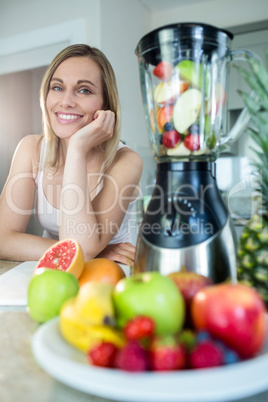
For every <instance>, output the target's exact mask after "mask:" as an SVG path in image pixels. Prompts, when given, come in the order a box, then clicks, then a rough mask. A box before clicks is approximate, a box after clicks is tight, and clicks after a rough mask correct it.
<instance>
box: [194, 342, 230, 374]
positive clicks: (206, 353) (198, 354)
mask: <svg viewBox="0 0 268 402" xmlns="http://www.w3.org/2000/svg"><path fill="white" fill-rule="evenodd" d="M189 363H190V367H191V368H193V369H199V368H206V367H216V366H221V365H222V364H223V363H224V353H223V350H222V348H221V347H220V346H219V345H217V343H216V342H215V341H213V340H211V339H207V340H204V341H202V342H200V343H199V344H198V345H197V346H196V347H195V348H194V349H193V351H192V352H191V353H190V356H189Z"/></svg>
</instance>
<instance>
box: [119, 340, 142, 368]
mask: <svg viewBox="0 0 268 402" xmlns="http://www.w3.org/2000/svg"><path fill="white" fill-rule="evenodd" d="M115 367H116V368H118V369H121V370H126V371H145V370H148V368H149V358H148V353H147V351H146V350H145V349H144V348H143V347H142V346H141V345H140V344H139V343H138V342H137V341H129V342H128V343H127V344H126V345H125V346H123V347H122V348H121V349H120V350H119V352H118V354H117V357H116V360H115Z"/></svg>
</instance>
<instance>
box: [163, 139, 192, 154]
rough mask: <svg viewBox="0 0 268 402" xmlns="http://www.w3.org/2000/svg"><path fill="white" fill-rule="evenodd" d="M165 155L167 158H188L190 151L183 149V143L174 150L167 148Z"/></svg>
mask: <svg viewBox="0 0 268 402" xmlns="http://www.w3.org/2000/svg"><path fill="white" fill-rule="evenodd" d="M167 154H168V155H169V156H189V155H190V154H191V151H190V150H189V149H187V148H186V147H185V145H184V143H183V142H180V143H179V144H178V145H177V146H176V147H175V148H169V149H168V150H167Z"/></svg>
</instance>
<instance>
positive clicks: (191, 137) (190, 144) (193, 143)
mask: <svg viewBox="0 0 268 402" xmlns="http://www.w3.org/2000/svg"><path fill="white" fill-rule="evenodd" d="M184 145H185V147H186V148H187V149H189V150H190V151H198V149H199V148H200V139H199V135H198V134H188V135H187V136H186V137H185V138H184Z"/></svg>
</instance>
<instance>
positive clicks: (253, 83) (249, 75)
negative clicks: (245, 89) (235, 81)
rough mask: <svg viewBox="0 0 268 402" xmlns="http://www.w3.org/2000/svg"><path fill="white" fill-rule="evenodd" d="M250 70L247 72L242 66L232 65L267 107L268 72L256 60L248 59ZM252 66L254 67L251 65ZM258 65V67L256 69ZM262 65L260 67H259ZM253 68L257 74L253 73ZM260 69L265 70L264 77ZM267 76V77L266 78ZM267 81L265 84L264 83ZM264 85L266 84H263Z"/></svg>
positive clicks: (267, 107)
mask: <svg viewBox="0 0 268 402" xmlns="http://www.w3.org/2000/svg"><path fill="white" fill-rule="evenodd" d="M249 61H250V66H251V69H252V71H251V72H249V71H247V70H245V69H244V68H242V67H239V66H236V65H234V67H235V68H236V69H237V70H238V71H239V73H240V74H241V76H242V77H243V78H244V80H245V81H246V83H247V84H248V85H249V87H250V88H251V89H252V90H253V91H254V93H255V94H256V97H257V98H258V99H259V100H260V102H261V104H262V106H263V107H264V108H266V109H268V72H267V71H266V70H265V68H264V67H263V66H262V65H261V64H260V63H259V62H257V61H256V60H253V59H249ZM253 66H254V67H253ZM258 66H259V69H258ZM261 67H262V68H261ZM255 70H257V71H258V75H256V74H255ZM260 70H261V71H265V73H266V74H265V77H262V76H261V75H260ZM266 76H267V78H266ZM266 81H267V84H266ZM265 85H266V86H265Z"/></svg>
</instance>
